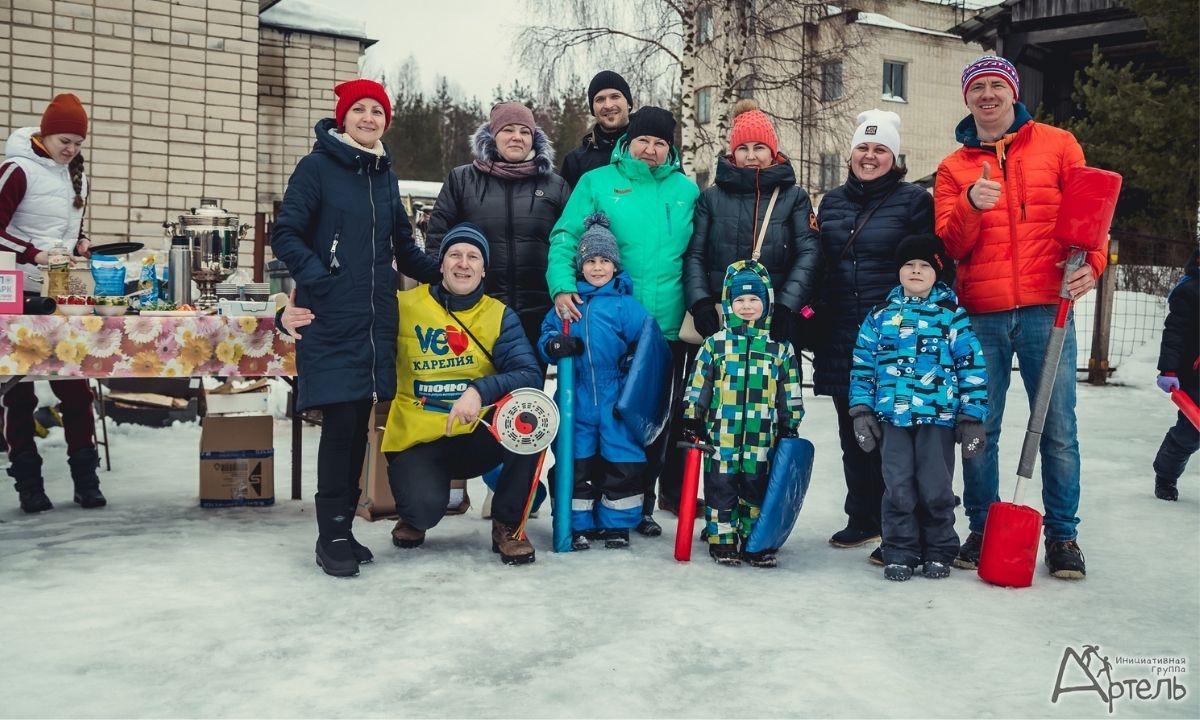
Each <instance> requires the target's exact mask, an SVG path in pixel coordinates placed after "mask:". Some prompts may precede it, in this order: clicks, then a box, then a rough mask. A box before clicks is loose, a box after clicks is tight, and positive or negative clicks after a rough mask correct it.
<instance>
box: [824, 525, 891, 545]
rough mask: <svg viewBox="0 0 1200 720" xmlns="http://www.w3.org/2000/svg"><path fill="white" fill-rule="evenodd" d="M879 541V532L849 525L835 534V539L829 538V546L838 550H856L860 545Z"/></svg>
mask: <svg viewBox="0 0 1200 720" xmlns="http://www.w3.org/2000/svg"><path fill="white" fill-rule="evenodd" d="M878 541H879V531H878V530H862V529H859V528H856V527H854V526H853V525H847V526H846V527H845V528H843V529H841V530H838V531H837V532H835V533H834V534H833V537H831V538H829V544H830V545H832V546H834V547H836V548H855V547H858V546H859V545H866V544H867V543H870V542H878Z"/></svg>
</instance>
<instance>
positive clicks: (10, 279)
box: [0, 253, 25, 315]
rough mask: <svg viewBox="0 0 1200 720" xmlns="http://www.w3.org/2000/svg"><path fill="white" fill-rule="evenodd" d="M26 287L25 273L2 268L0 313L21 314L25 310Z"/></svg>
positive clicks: (0, 272)
mask: <svg viewBox="0 0 1200 720" xmlns="http://www.w3.org/2000/svg"><path fill="white" fill-rule="evenodd" d="M5 254H6V255H11V254H12V253H5ZM24 289H25V273H23V272H21V271H20V270H0V315H20V314H22V313H24V312H25V296H24V295H23V294H22V293H23V291H24Z"/></svg>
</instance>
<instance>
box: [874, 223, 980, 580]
mask: <svg viewBox="0 0 1200 720" xmlns="http://www.w3.org/2000/svg"><path fill="white" fill-rule="evenodd" d="M951 263H952V261H951V260H950V258H949V256H947V255H946V250H945V248H944V247H943V246H942V241H941V240H939V239H938V237H937V236H936V235H910V236H909V237H906V238H904V239H903V240H901V241H900V245H899V246H898V247H897V248H896V267H897V268H898V269H899V272H900V286H899V287H897V288H895V289H893V290H892V292H891V293H890V294H889V295H888V298H887V301H886V302H883V303H880V304H879V305H876V306H875V307H874V308H872V309H871V312H870V313H868V314H867V318H866V319H865V320H864V321H863V324H862V327H861V328H860V329H859V331H858V340H857V342H856V343H855V346H854V354H853V365H852V366H851V370H850V417H851V418H852V420H853V422H854V436H855V439H856V440H857V441H858V444H859V446H860V447H861V448H862V449H863V451H864V452H871V451H872V450H874V449H875V445H876V443H877V442H878V444H879V448H880V455H881V457H882V461H883V479H884V492H883V506H882V507H881V509H880V510H881V512H880V515H881V518H882V525H883V545H882V548H881V549H882V551H883V562H884V576H885V577H886V578H887V579H888V580H908V579H909V578H910V577H912V575H913V570H914V569H915V568H917V567H918V566H920V565H921V563H924V568H923V572H924V574H925V577H929V578H944V577H947V576H948V575H949V574H950V563H951V562H952V561H953V560H954V558H955V557H956V556H957V555H958V534H957V533H956V532H955V531H954V504H955V503H954V490H953V488H952V482H953V479H954V443H955V441H956V440H957V441H958V442H961V443H962V446H963V450H962V454H963V457H964V458H966V457H974V456H975V455H978V454H979V453H980V452H981V451H982V450H983V445H984V442H985V437H986V436H985V434H984V430H983V421H984V420H985V419H986V418H987V370H986V366H985V365H984V360H983V350H982V348H981V347H980V345H979V340H978V339H977V338H976V337H975V333H974V332H973V331H972V330H971V322H970V320H969V319H968V318H967V313H966V311H965V310H963V309H962V308H961V307H959V306H958V302H957V298H956V297H955V295H954V291H953V290H951V289H950V286H949V283H950V282H951V281H952V279H953V272H954V268H953V265H952V264H951Z"/></svg>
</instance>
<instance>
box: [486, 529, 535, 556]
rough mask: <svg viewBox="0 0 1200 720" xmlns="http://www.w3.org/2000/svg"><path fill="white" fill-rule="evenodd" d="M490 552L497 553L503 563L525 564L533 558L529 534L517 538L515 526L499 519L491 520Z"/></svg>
mask: <svg viewBox="0 0 1200 720" xmlns="http://www.w3.org/2000/svg"><path fill="white" fill-rule="evenodd" d="M492 552H494V553H498V554H499V555H500V562H502V563H504V564H505V565H525V564H526V563H531V562H533V561H534V559H535V556H534V552H533V543H531V542H529V536H528V535H522V537H521V538H519V539H518V538H517V530H516V528H515V527H512V526H509V525H505V524H504V523H502V522H500V521H499V520H492Z"/></svg>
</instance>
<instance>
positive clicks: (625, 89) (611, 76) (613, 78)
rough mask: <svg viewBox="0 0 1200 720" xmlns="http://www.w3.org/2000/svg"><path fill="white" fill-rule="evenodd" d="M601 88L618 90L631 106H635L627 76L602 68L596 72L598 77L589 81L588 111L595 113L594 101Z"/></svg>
mask: <svg viewBox="0 0 1200 720" xmlns="http://www.w3.org/2000/svg"><path fill="white" fill-rule="evenodd" d="M601 90H616V91H618V92H620V93H621V94H622V95H624V96H625V100H626V102H628V103H629V107H633V95H630V94H629V83H627V82H625V78H623V77H621V76H620V75H618V74H616V73H615V72H613V71H612V70H601V71H600V72H598V73H596V77H594V78H592V81H591V82H590V83H588V112H590V113H592V115H595V114H596V112H595V109H594V108H593V107H592V103H593V102H595V101H596V94H597V93H599V92H600V91H601Z"/></svg>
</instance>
